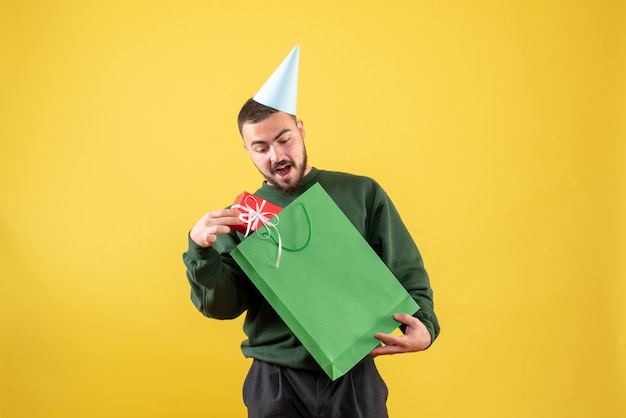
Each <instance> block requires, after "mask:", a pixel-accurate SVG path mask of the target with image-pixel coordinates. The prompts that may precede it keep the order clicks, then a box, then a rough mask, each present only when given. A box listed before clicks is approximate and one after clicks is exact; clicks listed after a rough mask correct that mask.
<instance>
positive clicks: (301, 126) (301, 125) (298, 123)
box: [296, 119, 306, 139]
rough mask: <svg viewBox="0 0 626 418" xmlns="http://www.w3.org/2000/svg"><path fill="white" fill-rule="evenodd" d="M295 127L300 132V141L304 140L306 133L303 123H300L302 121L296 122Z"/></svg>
mask: <svg viewBox="0 0 626 418" xmlns="http://www.w3.org/2000/svg"><path fill="white" fill-rule="evenodd" d="M296 126H297V127H298V130H299V131H300V135H301V136H302V139H304V138H306V132H305V131H304V122H302V119H299V120H298V122H297V123H296Z"/></svg>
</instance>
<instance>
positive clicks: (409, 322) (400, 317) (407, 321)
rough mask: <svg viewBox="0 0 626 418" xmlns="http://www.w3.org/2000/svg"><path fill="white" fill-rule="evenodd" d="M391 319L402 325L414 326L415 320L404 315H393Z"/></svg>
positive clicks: (410, 316)
mask: <svg viewBox="0 0 626 418" xmlns="http://www.w3.org/2000/svg"><path fill="white" fill-rule="evenodd" d="M393 319H395V320H396V321H398V322H401V323H403V324H404V325H414V324H415V321H416V319H417V318H415V317H414V316H412V315H409V314H406V313H397V314H394V315H393Z"/></svg>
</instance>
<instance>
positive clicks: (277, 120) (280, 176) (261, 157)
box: [241, 112, 311, 193]
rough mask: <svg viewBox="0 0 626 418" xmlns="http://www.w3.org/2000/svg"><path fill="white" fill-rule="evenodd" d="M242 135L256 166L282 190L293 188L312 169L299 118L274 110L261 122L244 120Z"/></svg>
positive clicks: (270, 182) (284, 191)
mask: <svg viewBox="0 0 626 418" xmlns="http://www.w3.org/2000/svg"><path fill="white" fill-rule="evenodd" d="M241 135H242V136H243V145H244V147H245V148H246V150H247V151H248V154H250V158H252V162H253V163H254V165H255V166H256V168H257V169H258V170H259V171H260V172H261V174H263V175H264V176H265V178H266V179H267V182H268V184H270V185H272V186H274V187H276V188H278V189H280V190H281V191H282V192H283V193H290V192H293V191H295V190H296V189H297V188H298V187H299V186H300V183H301V182H302V178H303V177H304V176H305V175H307V174H308V173H309V171H311V168H310V167H309V166H308V163H307V155H306V148H305V146H304V137H305V133H304V125H303V123H302V121H301V120H299V121H298V122H296V121H295V120H294V118H293V117H292V116H290V115H288V114H286V113H283V112H277V113H274V114H272V115H271V116H270V117H268V118H266V119H265V120H263V121H261V122H258V123H246V124H244V125H243V128H242V130H241Z"/></svg>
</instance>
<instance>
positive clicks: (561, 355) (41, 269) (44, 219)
mask: <svg viewBox="0 0 626 418" xmlns="http://www.w3.org/2000/svg"><path fill="white" fill-rule="evenodd" d="M383 3H384V4H383ZM0 18H1V21H0V34H1V42H2V44H1V47H2V49H1V50H2V58H1V59H2V63H1V64H0V71H1V73H0V75H1V80H2V85H1V86H0V88H1V90H0V106H1V107H0V139H1V147H0V193H1V202H2V204H1V207H0V246H1V248H0V250H1V251H0V263H1V264H0V277H1V288H0V318H1V319H0V321H1V322H0V324H1V334H0V338H1V346H0V350H1V353H0V354H1V356H0V379H1V381H0V383H1V386H0V416H2V417H7V418H9V417H10V418H21V417H63V418H68V417H107V418H108V417H241V416H244V414H245V409H244V407H243V403H242V401H241V395H240V392H241V384H242V381H243V378H244V376H245V373H246V371H247V368H248V364H249V361H248V360H246V359H244V358H243V356H242V354H241V352H240V351H239V344H240V342H241V340H242V339H243V338H244V336H243V333H242V331H241V319H237V320H234V321H225V322H220V321H213V320H208V319H205V318H204V317H202V316H201V315H200V314H199V313H198V312H197V311H196V310H195V308H194V307H193V306H192V304H191V302H190V301H189V294H188V285H187V282H186V278H185V272H184V266H183V264H182V261H181V253H182V252H183V251H184V250H185V249H186V235H187V231H188V229H189V228H190V227H191V226H192V225H193V223H195V221H196V220H197V219H198V218H199V217H200V216H201V215H202V214H204V213H205V212H206V211H208V210H210V209H215V208H219V207H222V206H225V205H227V204H228V203H230V202H231V201H232V199H233V198H234V197H235V196H236V195H237V194H238V193H239V192H240V191H241V190H248V191H252V190H254V189H256V187H257V186H258V185H259V184H260V180H261V178H260V176H259V174H258V173H257V172H256V169H254V167H253V166H252V164H251V163H250V161H249V159H248V157H247V154H246V153H245V152H244V150H243V148H242V147H241V143H240V139H239V137H238V132H237V129H236V125H235V117H236V113H237V111H238V110H239V107H240V106H241V104H242V103H243V101H245V100H246V99H247V98H248V97H250V96H252V95H253V94H254V93H255V92H256V90H257V89H258V88H259V87H260V86H261V84H262V83H263V82H264V81H265V80H266V78H267V77H268V76H269V74H270V73H271V72H272V71H273V70H274V69H275V68H276V66H277V65H278V64H279V62H280V61H281V60H282V59H283V58H284V57H285V56H286V55H287V53H288V52H289V51H290V50H291V48H293V46H294V45H295V44H296V43H298V44H300V45H301V60H300V92H299V93H300V95H299V116H300V117H302V118H303V120H304V121H305V127H306V129H307V133H308V137H307V144H308V150H309V157H310V161H311V162H312V164H313V165H315V166H317V167H318V168H324V169H333V170H343V171H349V172H354V173H358V174H365V175H369V176H372V177H374V178H376V179H377V180H378V181H379V182H380V183H381V184H382V185H383V187H385V188H386V190H387V191H388V193H389V194H390V195H391V197H392V198H393V199H394V201H395V202H396V204H397V206H398V208H399V210H400V212H401V213H402V215H403V217H404V219H405V221H406V223H407V225H408V227H409V228H410V230H411V232H412V234H413V235H414V238H415V239H416V241H417V243H418V246H419V247H420V249H421V251H422V253H423V256H424V258H425V262H426V266H427V268H428V270H429V272H430V274H431V279H432V284H433V287H434V290H435V297H436V308H437V312H438V314H439V316H440V320H441V324H442V334H441V337H440V339H439V340H438V341H437V342H436V344H435V345H434V346H433V347H432V349H431V350H429V351H427V352H425V353H420V354H413V355H404V356H392V357H388V358H381V359H380V361H379V365H380V368H381V371H382V373H383V375H384V377H385V378H386V380H387V383H388V385H389V387H390V392H391V393H390V400H389V409H390V412H391V415H392V417H394V418H402V417H406V418H409V417H410V418H412V417H419V416H425V417H426V416H427V417H567V418H571V417H623V416H626V405H625V402H626V401H625V400H624V399H625V398H624V394H625V393H626V382H625V378H626V376H625V375H626V319H625V318H626V308H625V306H626V288H625V284H624V283H625V278H626V277H625V276H626V269H625V268H624V253H625V250H626V248H625V246H624V236H625V234H626V230H625V226H624V213H625V212H626V205H625V198H624V195H625V193H624V192H625V188H624V186H625V183H624V168H623V165H624V162H625V159H624V157H625V149H624V141H625V139H626V135H625V133H626V129H625V127H626V125H625V122H624V120H625V117H624V116H625V114H626V113H625V112H626V106H625V98H626V85H625V83H624V81H625V74H626V73H625V71H626V68H625V66H624V57H625V55H624V47H625V45H624V41H625V30H624V27H626V21H625V19H624V3H623V2H621V1H618V0H615V1H610V0H606V1H598V0H588V1H579V0H573V1H565V0H563V1H540V0H536V1H522V2H502V1H486V0H482V1H481V0H478V1H452V2H432V1H428V2H426V1H417V2H416V1H395V2H387V3H385V2H380V1H344V2H341V1H315V2H314V1H311V2H306V3H303V4H300V3H298V2H292V1H290V2H287V1H275V0H274V1H265V2H243V1H239V0H232V1H219V2H218V1H189V0H182V1H121V0H115V1H34V0H33V1H17V0H16V1H7V0H5V1H2V2H1V3H0Z"/></svg>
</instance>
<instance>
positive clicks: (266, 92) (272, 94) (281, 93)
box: [253, 45, 300, 115]
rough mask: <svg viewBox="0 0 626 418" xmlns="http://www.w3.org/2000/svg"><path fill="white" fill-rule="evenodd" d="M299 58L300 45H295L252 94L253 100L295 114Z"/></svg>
mask: <svg viewBox="0 0 626 418" xmlns="http://www.w3.org/2000/svg"><path fill="white" fill-rule="evenodd" d="M299 59H300V46H299V45H296V46H295V48H294V49H292V50H291V52H290V53H289V55H287V57H286V58H285V59H284V60H283V62H282V63H281V64H280V65H279V66H278V68H276V70H275V71H274V73H272V75H271V76H270V78H268V79H267V81H266V82H265V84H263V86H262V87H261V88H260V89H259V91H258V92H257V93H256V94H255V95H254V97H253V99H254V101H256V102H258V103H261V104H264V105H265V106H269V107H272V108H274V109H276V110H280V111H281V112H285V113H289V114H290V115H295V114H296V103H297V99H298V62H299Z"/></svg>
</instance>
